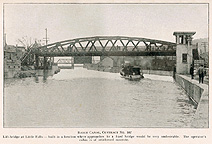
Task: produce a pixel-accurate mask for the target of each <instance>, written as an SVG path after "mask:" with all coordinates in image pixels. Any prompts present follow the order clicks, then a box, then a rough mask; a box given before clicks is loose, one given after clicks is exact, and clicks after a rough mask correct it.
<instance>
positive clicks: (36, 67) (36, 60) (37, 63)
mask: <svg viewBox="0 0 212 144" xmlns="http://www.w3.org/2000/svg"><path fill="white" fill-rule="evenodd" d="M38 67H39V56H38V55H35V69H38Z"/></svg>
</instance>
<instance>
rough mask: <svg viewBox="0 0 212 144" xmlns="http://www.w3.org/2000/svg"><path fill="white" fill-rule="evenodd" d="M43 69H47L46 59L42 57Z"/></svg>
mask: <svg viewBox="0 0 212 144" xmlns="http://www.w3.org/2000/svg"><path fill="white" fill-rule="evenodd" d="M43 69H44V70H47V69H48V65H47V57H43Z"/></svg>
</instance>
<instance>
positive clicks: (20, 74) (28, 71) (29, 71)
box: [5, 66, 60, 78]
mask: <svg viewBox="0 0 212 144" xmlns="http://www.w3.org/2000/svg"><path fill="white" fill-rule="evenodd" d="M58 72H60V69H59V68H58V66H52V68H51V69H48V70H45V72H44V70H43V69H39V70H35V69H34V68H31V67H29V68H26V67H25V69H23V70H19V71H16V73H15V74H14V75H13V76H11V77H5V78H26V77H36V76H43V75H44V73H47V74H48V75H49V76H50V75H51V76H52V75H54V74H57V73H58Z"/></svg>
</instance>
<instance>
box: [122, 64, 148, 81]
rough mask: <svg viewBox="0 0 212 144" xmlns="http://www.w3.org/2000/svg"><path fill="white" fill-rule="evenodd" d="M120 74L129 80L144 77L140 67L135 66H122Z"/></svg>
mask: <svg viewBox="0 0 212 144" xmlns="http://www.w3.org/2000/svg"><path fill="white" fill-rule="evenodd" d="M120 75H121V77H123V78H126V79H129V80H140V79H142V78H144V76H143V73H142V71H141V68H140V67H137V66H124V67H123V68H122V69H121V71H120Z"/></svg>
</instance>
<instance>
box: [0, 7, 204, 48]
mask: <svg viewBox="0 0 212 144" xmlns="http://www.w3.org/2000/svg"><path fill="white" fill-rule="evenodd" d="M45 28H47V29H48V37H49V43H52V42H57V41H61V40H67V39H73V38H80V37H88V36H106V35H107V36H116V35H117V36H136V37H142V38H151V39H159V40H165V41H170V42H175V37H174V36H173V32H174V31H196V32H197V33H196V34H195V36H194V38H195V39H198V38H206V37H208V5H207V4H184V5H183V4H5V5H4V32H5V33H6V35H7V44H17V40H18V39H21V38H22V37H23V36H27V37H28V39H29V38H31V39H32V40H34V39H35V38H36V39H38V40H39V39H43V38H44V37H45Z"/></svg>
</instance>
